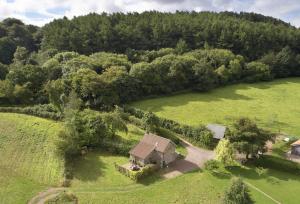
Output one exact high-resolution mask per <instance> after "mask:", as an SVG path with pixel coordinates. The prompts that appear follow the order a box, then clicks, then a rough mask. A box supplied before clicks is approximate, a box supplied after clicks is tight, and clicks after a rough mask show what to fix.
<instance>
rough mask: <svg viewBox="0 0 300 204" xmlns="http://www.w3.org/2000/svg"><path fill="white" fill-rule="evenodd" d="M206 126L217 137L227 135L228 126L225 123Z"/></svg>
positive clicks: (220, 137)
mask: <svg viewBox="0 0 300 204" xmlns="http://www.w3.org/2000/svg"><path fill="white" fill-rule="evenodd" d="M206 128H207V129H209V130H210V131H211V132H212V134H213V137H214V138H215V139H222V138H224V136H225V131H226V127H225V126H223V125H218V124H208V125H207V126H206Z"/></svg>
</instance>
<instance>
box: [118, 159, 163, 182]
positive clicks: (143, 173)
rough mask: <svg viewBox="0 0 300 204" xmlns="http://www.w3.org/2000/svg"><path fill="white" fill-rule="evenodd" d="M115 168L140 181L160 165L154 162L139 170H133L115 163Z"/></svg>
mask: <svg viewBox="0 0 300 204" xmlns="http://www.w3.org/2000/svg"><path fill="white" fill-rule="evenodd" d="M115 168H116V170H118V171H119V172H121V173H122V174H124V175H125V176H128V177H129V178H130V179H132V180H133V181H139V180H141V179H143V178H145V177H146V176H148V175H150V174H151V173H153V172H154V171H155V170H156V169H158V166H157V165H154V164H147V165H146V166H144V167H142V168H141V169H140V170H138V171H131V170H128V169H126V168H124V167H122V166H120V165H118V164H116V163H115Z"/></svg>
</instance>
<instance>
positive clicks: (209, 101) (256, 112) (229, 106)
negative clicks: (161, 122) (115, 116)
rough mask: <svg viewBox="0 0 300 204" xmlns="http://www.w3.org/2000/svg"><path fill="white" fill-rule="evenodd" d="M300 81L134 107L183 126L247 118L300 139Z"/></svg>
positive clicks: (217, 91) (165, 99)
mask: <svg viewBox="0 0 300 204" xmlns="http://www.w3.org/2000/svg"><path fill="white" fill-rule="evenodd" d="M299 101H300V79H299V78H288V79H281V80H276V81H272V82H264V83H257V84H238V85H231V86H226V87H224V88H218V89H215V90H212V91H210V92H208V93H186V94H179V95H174V96H166V97H160V98H155V99H148V100H143V101H138V102H135V103H133V104H131V105H132V106H134V107H137V108H140V109H143V110H147V111H152V112H154V113H156V114H157V115H158V116H160V117H165V118H169V119H172V120H175V121H178V122H180V123H184V124H188V125H193V126H197V125H199V124H208V123H221V124H226V125H230V124H232V122H233V121H234V120H235V119H237V118H239V117H241V116H246V117H249V118H252V119H254V120H255V121H256V122H257V123H258V124H259V125H260V126H262V127H265V128H269V129H271V130H273V131H276V132H279V131H281V132H285V133H287V134H290V135H293V136H296V137H300V128H299V124H300V106H299Z"/></svg>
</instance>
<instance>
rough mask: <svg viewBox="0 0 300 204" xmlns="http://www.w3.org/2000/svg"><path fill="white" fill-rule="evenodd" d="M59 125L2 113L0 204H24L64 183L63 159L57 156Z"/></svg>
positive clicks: (0, 119) (0, 133)
mask: <svg viewBox="0 0 300 204" xmlns="http://www.w3.org/2000/svg"><path fill="white" fill-rule="evenodd" d="M61 128H62V126H61V124H60V123H57V122H53V121H50V120H46V119H41V118H37V117H33V116H27V115H22V114H14V113H0V155H1V156H0V181H1V182H0V183H1V185H0V201H1V202H0V203H6V204H9V203H13V204H15V203H25V202H26V200H28V199H30V198H31V197H32V196H33V195H35V194H36V193H37V192H38V191H40V190H42V189H44V188H45V187H46V186H51V185H53V186H54V185H58V184H59V183H60V181H61V180H62V176H63V171H64V165H63V160H62V159H60V158H58V157H57V156H56V154H55V144H54V141H55V139H56V137H57V133H58V132H59V130H60V129H61Z"/></svg>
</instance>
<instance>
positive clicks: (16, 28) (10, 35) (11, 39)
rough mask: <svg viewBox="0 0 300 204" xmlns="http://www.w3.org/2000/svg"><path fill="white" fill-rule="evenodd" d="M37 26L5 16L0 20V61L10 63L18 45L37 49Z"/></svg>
mask: <svg viewBox="0 0 300 204" xmlns="http://www.w3.org/2000/svg"><path fill="white" fill-rule="evenodd" d="M38 30H39V29H38V27H36V26H33V25H25V24H24V23H23V22H22V21H20V20H18V19H14V18H7V19H4V20H3V21H2V22H0V63H4V64H10V63H11V62H12V61H13V56H14V53H15V50H16V49H17V47H18V46H20V47H24V48H26V49H27V50H29V51H30V52H32V51H37V49H38V44H39V43H40V38H39V36H38V35H37V33H38Z"/></svg>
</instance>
